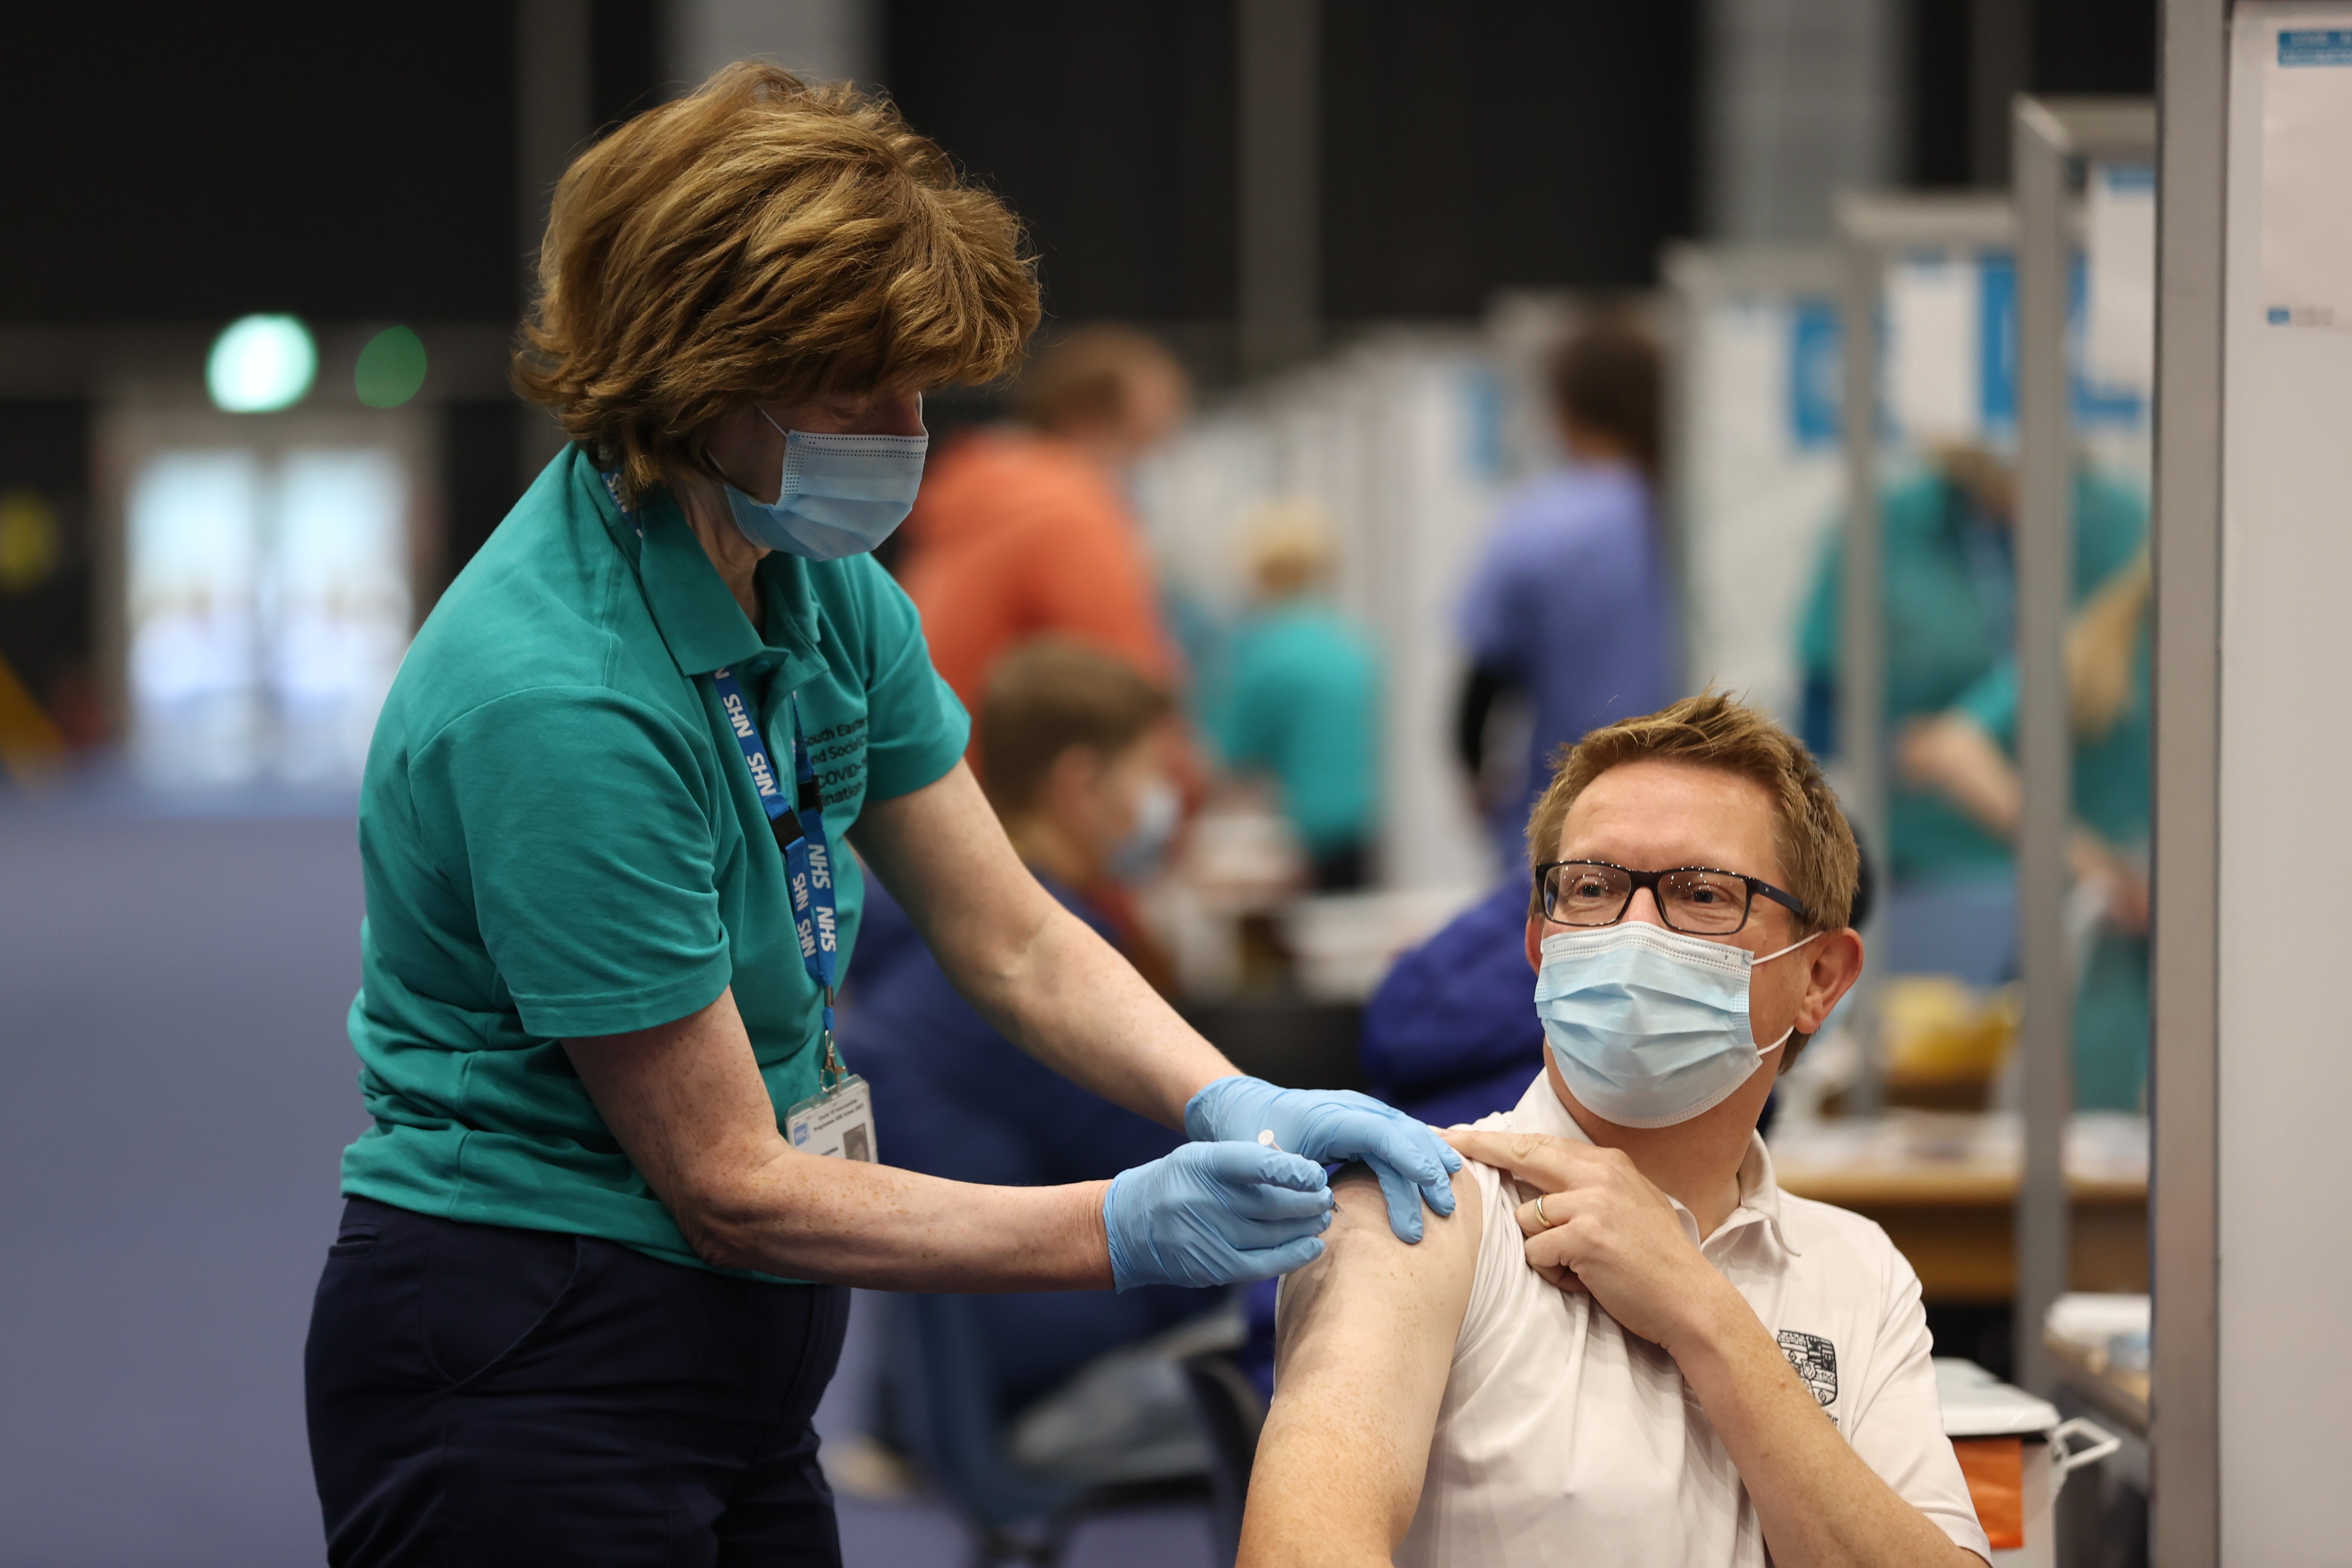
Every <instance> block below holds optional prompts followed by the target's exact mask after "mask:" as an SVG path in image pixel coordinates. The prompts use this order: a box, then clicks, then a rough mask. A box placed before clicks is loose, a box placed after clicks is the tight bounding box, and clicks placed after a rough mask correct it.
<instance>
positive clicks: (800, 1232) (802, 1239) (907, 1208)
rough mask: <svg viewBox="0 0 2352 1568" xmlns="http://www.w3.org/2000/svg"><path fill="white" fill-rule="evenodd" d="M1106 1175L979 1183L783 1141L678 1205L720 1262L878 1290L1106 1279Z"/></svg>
mask: <svg viewBox="0 0 2352 1568" xmlns="http://www.w3.org/2000/svg"><path fill="white" fill-rule="evenodd" d="M1108 1185H1109V1184H1108V1183H1107V1182H1080V1183H1075V1184H1070V1185H1067V1186H1059V1187H990V1186H979V1185H974V1184H967V1183H962V1182H946V1181H940V1180H939V1179H937V1178H935V1177H930V1176H922V1175H918V1174H916V1173H913V1172H911V1171H902V1170H898V1169H897V1168H895V1167H892V1166H888V1165H873V1164H867V1163H864V1162H861V1161H848V1160H827V1159H819V1158H817V1157H815V1156H814V1155H807V1154H796V1153H790V1152H784V1153H781V1154H779V1155H778V1156H777V1158H776V1159H775V1160H774V1161H773V1162H772V1163H770V1164H769V1165H768V1167H766V1168H765V1169H761V1170H758V1171H749V1172H745V1173H741V1174H740V1175H738V1176H737V1177H735V1178H733V1179H731V1180H729V1181H726V1182H724V1183H723V1184H715V1185H714V1187H713V1188H712V1189H711V1190H709V1191H707V1192H705V1193H702V1194H697V1195H696V1196H694V1197H692V1198H689V1199H687V1200H685V1201H683V1202H682V1203H681V1204H680V1205H678V1215H679V1222H680V1228H681V1229H682V1230H684V1231H685V1232H686V1234H687V1236H688V1240H689V1242H691V1243H692V1244H693V1245H694V1247H695V1249H696V1252H697V1254H698V1256H700V1257H702V1258H704V1260H705V1261H707V1262H710V1263H714V1264H718V1265H719V1266H720V1267H723V1268H748V1269H752V1270H755V1271H757V1272H759V1273H762V1274H775V1275H782V1276H784V1277H786V1278H789V1279H814V1280H818V1281H821V1282H824V1283H827V1284H840V1285H856V1286H862V1287H864V1288H866V1289H877V1290H956V1291H970V1292H985V1291H992V1290H1106V1289H1110V1288H1111V1285H1112V1279H1111V1270H1110V1249H1109V1244H1108V1239H1107V1238H1106V1237H1105V1235H1104V1230H1103V1217H1102V1205H1103V1194H1104V1192H1105V1191H1106V1189H1107V1188H1108Z"/></svg>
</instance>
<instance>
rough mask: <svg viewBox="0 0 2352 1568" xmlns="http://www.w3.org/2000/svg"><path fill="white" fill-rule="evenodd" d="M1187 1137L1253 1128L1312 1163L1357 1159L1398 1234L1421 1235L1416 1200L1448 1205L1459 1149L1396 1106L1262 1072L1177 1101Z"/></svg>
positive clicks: (1251, 1136)
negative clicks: (1288, 1083) (1277, 1080)
mask: <svg viewBox="0 0 2352 1568" xmlns="http://www.w3.org/2000/svg"><path fill="white" fill-rule="evenodd" d="M1184 1131H1186V1132H1188V1133H1190V1134H1192V1136H1193V1137H1194V1138H1198V1139H1202V1140H1207V1139H1212V1138H1215V1139H1232V1140H1237V1141H1240V1142H1255V1140H1256V1138H1257V1135H1258V1134H1259V1133H1260V1132H1272V1133H1273V1134H1274V1141H1275V1142H1276V1143H1277V1144H1278V1145H1280V1146H1281V1147H1282V1148H1283V1149H1285V1150H1287V1151H1288V1152H1291V1153H1293V1154H1303V1155H1305V1156H1306V1157H1307V1159H1309V1160H1312V1161H1314V1162H1315V1163H1317V1164H1318V1165H1331V1164H1337V1163H1339V1162H1341V1161H1344V1160H1361V1161H1363V1162H1364V1163H1366V1164H1369V1165H1370V1166H1371V1168H1372V1173H1373V1174H1374V1175H1376V1176H1378V1177H1380V1179H1381V1195H1382V1196H1383V1197H1385V1198H1387V1199H1388V1204H1389V1228H1390V1229H1391V1230H1392V1231H1394V1232H1396V1234H1397V1239H1398V1240H1400V1241H1419V1240H1420V1239H1421V1205H1423V1203H1424V1202H1426V1203H1427V1204H1428V1205H1429V1206H1430V1207H1431V1208H1433V1209H1435V1210H1436V1211H1437V1212H1438V1213H1439V1214H1441V1215H1449V1214H1452V1213H1453V1212H1454V1184H1453V1183H1452V1182H1451V1181H1450V1180H1448V1178H1449V1177H1450V1176H1451V1175H1452V1174H1453V1173H1454V1172H1456V1171H1458V1170H1460V1169H1461V1168H1462V1156H1461V1155H1459V1154H1457V1153H1455V1152H1454V1151H1453V1150H1451V1149H1449V1148H1447V1147H1446V1146H1445V1142H1444V1140H1443V1139H1441V1138H1439V1137H1438V1135H1437V1134H1436V1133H1434V1132H1433V1131H1430V1130H1429V1129H1428V1128H1426V1127H1424V1126H1423V1125H1422V1124H1421V1123H1420V1122H1418V1121H1414V1120H1413V1119H1412V1117H1410V1116H1407V1115H1406V1114H1405V1113H1404V1112H1402V1110H1392V1109H1391V1108H1390V1107H1388V1106H1385V1105H1382V1104H1381V1102H1380V1101H1379V1100H1374V1099H1373V1098H1372V1097H1371V1096H1370V1095H1368V1094H1358V1093H1357V1092H1356V1091H1355V1090H1353V1089H1276V1088H1275V1087H1274V1085H1272V1084H1270V1083H1268V1082H1266V1081H1265V1079H1256V1078H1240V1077H1234V1078H1221V1079H1217V1080H1216V1082H1214V1083H1213V1084H1210V1085H1209V1086H1208V1087H1207V1088H1206V1089H1202V1090H1201V1092H1200V1093H1198V1094H1196V1095H1194V1096H1193V1097H1192V1103H1191V1104H1189V1105H1187V1106H1186V1107H1185V1108H1184Z"/></svg>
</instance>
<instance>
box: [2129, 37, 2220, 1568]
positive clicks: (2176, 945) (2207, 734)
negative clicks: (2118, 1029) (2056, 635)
mask: <svg viewBox="0 0 2352 1568" xmlns="http://www.w3.org/2000/svg"><path fill="white" fill-rule="evenodd" d="M2158 26H2159V28H2160V32H2159V37H2158V53H2159V60H2158V100H2157V109H2158V112H2157V220H2156V221H2157V231H2156V232H2157V241H2156V243H2157V261H2156V282H2157V307H2156V308H2157V324H2156V468H2155V475H2154V483H2153V486H2152V489H2153V495H2152V500H2153V502H2154V506H2153V515H2152V517H2151V519H2150V524H2151V526H2150V530H2149V532H2150V547H2151V561H2152V564H2153V568H2154V578H2155V614H2154V629H2155V638H2156V736H2155V748H2154V751H2155V754H2154V758H2153V764H2154V772H2155V777H2154V779H2153V781H2152V782H2153V785H2154V795H2155V805H2156V811H2155V821H2154V826H2153V839H2152V851H2151V860H2152V868H2151V886H2152V889H2153V893H2154V906H2155V910H2156V920H2155V928H2154V931H2153V932H2152V941H2153V953H2152V963H2151V965H2150V968H2151V983H2152V985H2153V988H2154V991H2155V994H2154V997H2153V998H2152V1003H2153V1005H2152V1006H2151V1007H2150V1009H2149V1012H2150V1016H2151V1018H2152V1020H2153V1025H2154V1038H2153V1040H2151V1042H2150V1050H2149V1062H2148V1068H2149V1089H2148V1101H2149V1113H2150V1116H2151V1118H2152V1120H2153V1123H2154V1125H2153V1129H2152V1131H2153V1142H2154V1153H2155V1158H2154V1159H2153V1160H2152V1161H2151V1163H2150V1168H2149V1187H2148V1213H2149V1229H2150V1232H2151V1234H2150V1237H2149V1259H2148V1261H2149V1273H2150V1275H2151V1279H2150V1280H2149V1290H2150V1294H2151V1295H2152V1297H2153V1300H2154V1307H2155V1319H2154V1325H2153V1332H2152V1334H2151V1336H2150V1340H2151V1342H2150V1347H2149V1348H2150V1358H2149V1388H2148V1395H2149V1397H2148V1465H2149V1482H2150V1495H2149V1499H2148V1504H2149V1506H2148V1544H2149V1554H2150V1557H2151V1560H2152V1561H2153V1562H2154V1563H2156V1564H2157V1568H2212V1565H2213V1564H2215V1563H2219V1562H2220V1561H2221V1317H2220V1289H2219V1277H2220V1272H2221V1268H2220V1263H2221V1224H2220V1202H2221V1199H2220V1126H2219V1116H2218V1112H2217V1110H2216V1105H2217V1100H2218V1091H2219V1087H2220V1070H2219V1068H2220V1058H2221V1007H2220V995H2221V946H2220V942H2221V928H2220V915H2219V909H2220V886H2221V444H2222V443H2221V413H2222V399H2223V395H2224V392H2223V384H2222V374H2221V372H2222V357H2223V356H2222V341H2223V312H2222V302H2223V280H2224V276H2225V268H2224V255H2225V249H2226V246H2227V237H2228V230H2229V224H2228V201H2227V196H2228V178H2227V170H2228V166H2229V98H2230V86H2229V83H2230V48H2229V34H2230V3H2229V0H2165V4H2164V5H2163V6H2162V8H2161V10H2160V12H2159V22H2158Z"/></svg>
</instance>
